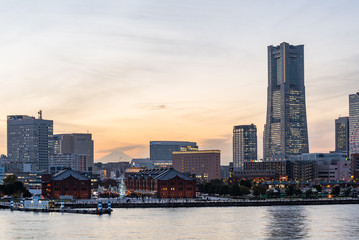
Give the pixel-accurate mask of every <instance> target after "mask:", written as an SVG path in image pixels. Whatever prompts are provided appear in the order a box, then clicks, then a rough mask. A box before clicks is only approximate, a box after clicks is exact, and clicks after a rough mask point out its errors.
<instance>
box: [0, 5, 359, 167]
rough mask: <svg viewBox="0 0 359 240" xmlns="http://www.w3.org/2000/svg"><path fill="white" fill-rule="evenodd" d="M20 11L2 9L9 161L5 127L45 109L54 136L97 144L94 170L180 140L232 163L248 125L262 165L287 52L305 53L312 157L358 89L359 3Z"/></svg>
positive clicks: (330, 140) (2, 141) (326, 143)
mask: <svg viewBox="0 0 359 240" xmlns="http://www.w3.org/2000/svg"><path fill="white" fill-rule="evenodd" d="M20 2H22V4H21V5H20V4H19V5H16V4H11V3H0V9H1V10H0V11H1V13H2V14H1V15H0V17H1V20H2V21H1V23H0V24H1V27H2V28H3V29H4V31H3V32H2V33H0V44H1V45H0V46H1V50H2V54H1V55H0V62H1V65H2V70H1V71H0V79H2V80H1V82H0V86H1V89H2V90H3V94H1V97H0V100H1V102H2V103H3V104H2V108H1V109H0V116H2V117H0V120H1V121H2V122H3V124H2V126H1V127H0V152H1V153H4V154H6V116H7V115H12V114H18V115H22V114H24V115H32V116H36V113H37V112H38V110H39V109H42V110H43V111H44V119H51V120H54V133H72V132H84V133H85V132H87V130H88V131H89V132H90V133H92V134H93V139H94V143H95V160H98V159H99V158H101V157H102V156H104V155H106V154H107V153H110V152H111V151H113V150H116V149H118V150H120V151H123V152H125V153H126V154H128V155H130V156H131V157H149V142H150V141H156V140H173V141H176V140H178V141H182V140H183V141H194V142H197V143H198V146H199V148H200V149H219V150H221V155H222V164H226V163H228V162H229V161H232V129H233V126H235V125H245V124H251V123H253V124H255V125H256V126H257V129H258V153H259V156H258V157H259V158H261V157H262V151H261V150H262V138H263V127H264V123H265V112H266V89H267V81H268V78H267V72H268V69H267V51H266V49H267V46H269V45H278V44H280V43H281V42H288V43H290V44H293V45H299V44H304V46H305V53H304V55H305V61H304V74H305V86H306V105H307V118H308V133H309V151H310V152H328V151H330V150H334V149H335V148H334V141H335V138H334V126H335V119H336V118H338V116H348V115H349V112H348V108H349V100H348V96H349V94H354V93H356V92H357V91H358V89H359V84H358V78H359V72H358V70H357V64H358V61H359V50H358V49H357V48H356V44H357V42H358V40H359V34H358V30H359V29H358V26H357V25H355V24H352V23H355V22H357V21H358V20H359V16H357V15H356V11H355V10H356V8H355V7H354V6H358V5H359V3H356V2H355V1H344V2H345V3H346V4H343V3H336V2H334V1H331V2H329V3H328V1H318V2H316V3H312V2H311V1H305V2H301V3H287V2H285V1H278V2H276V3H267V2H265V1H259V2H260V3H261V6H260V7H259V8H258V3H257V2H250V3H249V2H237V1H227V2H226V4H225V5H224V4H221V2H220V1H218V0H217V1H196V2H195V3H194V2H193V1H181V3H179V2H174V1H169V2H158V1H144V0H138V1H131V3H128V2H117V1H109V2H108V3H106V4H103V2H101V1H92V2H91V4H88V5H85V4H81V3H85V1H82V2H81V1H80V2H78V3H77V4H76V3H72V2H71V1H68V0H66V1H61V2H60V1H58V2H52V3H48V2H46V1H35V2H31V3H29V2H26V1H20ZM269 13H270V14H269ZM273 13H275V14H273ZM19 16H21V17H19ZM9 23H10V24H9ZM49 79H50V80H49Z"/></svg>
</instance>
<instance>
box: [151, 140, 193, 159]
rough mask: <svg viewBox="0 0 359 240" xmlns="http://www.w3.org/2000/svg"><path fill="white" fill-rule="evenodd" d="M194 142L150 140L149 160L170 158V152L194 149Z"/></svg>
mask: <svg viewBox="0 0 359 240" xmlns="http://www.w3.org/2000/svg"><path fill="white" fill-rule="evenodd" d="M196 150H198V146H197V143H196V142H178V141H151V142H150V159H151V160H169V161H171V160H172V152H175V151H196Z"/></svg>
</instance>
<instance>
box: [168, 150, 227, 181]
mask: <svg viewBox="0 0 359 240" xmlns="http://www.w3.org/2000/svg"><path fill="white" fill-rule="evenodd" d="M220 165H221V151H219V150H201V151H187V152H173V153H172V166H173V168H174V169H175V170H177V171H179V172H182V173H189V174H194V175H195V176H196V178H197V179H200V180H202V181H209V180H212V179H220V178H221V169H220Z"/></svg>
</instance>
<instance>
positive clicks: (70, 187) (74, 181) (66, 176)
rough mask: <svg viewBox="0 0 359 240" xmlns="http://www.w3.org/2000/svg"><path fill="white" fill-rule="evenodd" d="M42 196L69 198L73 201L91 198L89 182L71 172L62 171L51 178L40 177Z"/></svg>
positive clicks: (47, 175)
mask: <svg viewBox="0 0 359 240" xmlns="http://www.w3.org/2000/svg"><path fill="white" fill-rule="evenodd" d="M42 195H43V196H44V197H47V198H55V199H58V198H60V197H61V196H70V197H72V198H74V199H88V198H91V180H90V179H88V178H86V177H84V176H82V175H81V174H79V173H78V172H75V171H73V170H69V169H68V170H63V171H60V172H58V173H57V174H55V175H53V176H51V175H49V174H46V175H43V176H42Z"/></svg>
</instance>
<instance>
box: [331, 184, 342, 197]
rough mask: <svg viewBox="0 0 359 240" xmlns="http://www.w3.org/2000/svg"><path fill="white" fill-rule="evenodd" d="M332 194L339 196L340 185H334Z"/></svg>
mask: <svg viewBox="0 0 359 240" xmlns="http://www.w3.org/2000/svg"><path fill="white" fill-rule="evenodd" d="M331 194H332V195H333V196H339V194H340V186H335V187H333V188H332V192H331Z"/></svg>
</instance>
